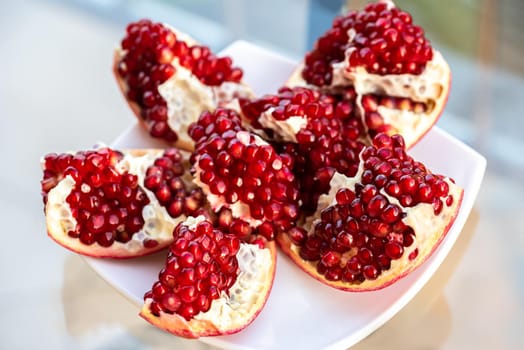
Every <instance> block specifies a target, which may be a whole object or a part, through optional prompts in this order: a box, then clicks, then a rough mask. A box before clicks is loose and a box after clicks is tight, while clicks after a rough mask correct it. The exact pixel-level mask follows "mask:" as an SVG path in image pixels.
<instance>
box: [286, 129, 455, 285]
mask: <svg viewBox="0 0 524 350" xmlns="http://www.w3.org/2000/svg"><path fill="white" fill-rule="evenodd" d="M330 185H331V189H330V191H329V193H328V194H325V195H322V196H321V197H320V199H319V202H318V208H317V211H316V213H315V215H314V216H312V217H309V218H308V219H306V222H305V224H304V225H303V227H295V228H293V229H291V230H289V231H288V232H287V233H284V234H281V235H279V236H278V237H277V241H278V243H279V245H280V246H281V247H282V250H283V251H284V252H285V253H286V254H287V255H288V256H289V257H291V259H292V260H293V261H294V262H295V263H296V264H297V265H298V266H300V267H301V268H302V269H303V270H304V271H306V272H307V273H308V274H310V275H311V276H313V277H314V278H316V279H317V280H319V281H321V282H323V283H325V284H327V285H330V286H332V287H335V288H338V289H343V290H347V291H368V290H376V289H380V288H384V287H386V286H388V285H390V284H391V283H393V282H395V281H396V280H398V279H399V278H401V277H403V276H405V275H407V274H408V273H410V272H411V271H413V270H414V269H416V268H417V267H418V266H420V264H422V263H423V262H424V261H425V260H426V259H427V258H428V257H429V256H430V255H431V254H432V252H433V251H434V250H435V249H436V248H437V247H438V245H439V244H440V242H441V241H442V239H443V238H444V237H445V235H446V234H447V232H448V230H449V228H450V226H451V224H452V223H453V221H454V220H455V217H456V215H457V212H458V210H459V207H460V204H461V201H462V195H463V190H462V189H461V188H459V187H458V186H457V185H455V183H454V182H453V180H452V179H450V178H447V177H444V176H442V175H436V174H432V173H431V172H430V171H429V170H428V169H427V168H426V167H425V166H424V165H423V164H422V163H420V162H417V161H416V160H414V159H413V158H411V157H410V156H409V155H407V154H406V152H405V145H404V141H403V139H402V137H401V136H400V135H394V136H392V137H390V136H388V135H386V134H378V135H377V136H375V138H374V139H373V145H372V146H368V147H366V148H364V149H363V151H362V152H361V153H360V164H359V169H358V171H357V174H356V175H355V176H350V177H347V176H345V175H343V174H340V173H335V175H334V176H333V178H332V179H331V182H330Z"/></svg>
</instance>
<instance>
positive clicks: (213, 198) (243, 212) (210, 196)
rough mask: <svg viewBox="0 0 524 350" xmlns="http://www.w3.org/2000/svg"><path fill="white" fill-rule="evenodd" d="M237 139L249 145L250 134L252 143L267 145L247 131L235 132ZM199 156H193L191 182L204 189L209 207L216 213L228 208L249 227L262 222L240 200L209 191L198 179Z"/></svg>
mask: <svg viewBox="0 0 524 350" xmlns="http://www.w3.org/2000/svg"><path fill="white" fill-rule="evenodd" d="M236 136H237V138H238V140H239V141H240V142H241V143H242V144H244V145H249V144H250V143H251V141H250V140H251V136H253V137H254V144H256V145H258V146H265V145H269V144H268V143H267V142H266V141H264V140H263V139H262V138H260V137H259V136H257V135H255V134H252V133H250V132H249V131H238V132H237V134H236ZM199 158H200V157H196V158H195V164H194V165H193V170H194V172H195V176H194V177H193V182H194V183H195V185H196V186H198V187H200V188H201V189H202V191H204V193H205V195H206V198H207V201H208V202H209V204H210V205H211V208H212V209H213V211H214V212H215V213H218V211H219V210H220V209H221V208H228V209H230V210H231V214H232V215H233V217H234V218H237V219H242V220H244V221H245V222H247V223H248V224H249V225H250V226H251V227H254V228H256V227H258V226H260V224H262V223H263V222H264V221H263V220H258V219H254V218H253V217H252V216H251V214H250V209H249V206H248V205H247V204H245V203H244V202H242V201H241V200H238V201H236V202H235V203H232V204H231V203H227V202H226V201H225V199H224V197H223V196H218V195H216V194H214V193H212V192H211V190H210V189H209V186H208V185H207V184H205V183H203V182H202V181H200V173H201V171H202V170H201V169H200V167H199V166H198V160H199Z"/></svg>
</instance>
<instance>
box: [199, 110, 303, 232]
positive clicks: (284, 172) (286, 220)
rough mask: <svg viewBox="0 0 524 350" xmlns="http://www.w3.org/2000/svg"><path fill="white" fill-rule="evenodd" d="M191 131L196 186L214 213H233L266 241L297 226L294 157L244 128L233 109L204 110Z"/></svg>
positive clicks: (297, 213)
mask: <svg viewBox="0 0 524 350" xmlns="http://www.w3.org/2000/svg"><path fill="white" fill-rule="evenodd" d="M189 133H190V135H191V137H192V138H193V139H194V140H195V152H194V153H193V155H192V156H191V159H190V160H191V163H192V164H193V172H194V173H195V179H194V182H195V183H196V184H197V185H198V186H199V187H200V188H202V190H203V191H204V193H206V195H207V200H208V201H209V203H210V205H211V207H212V208H213V209H214V211H219V210H220V209H221V208H227V209H230V211H231V215H232V217H234V218H239V219H242V220H243V221H246V222H247V223H249V225H251V226H252V227H253V228H260V230H259V231H260V232H259V233H262V234H263V235H264V236H265V237H266V238H268V239H272V238H273V236H274V234H275V233H276V232H277V231H278V230H285V229H287V228H289V227H292V226H293V224H294V222H295V221H296V220H297V218H298V215H299V208H298V197H299V190H298V187H297V183H296V180H295V176H294V175H293V172H292V170H291V168H292V164H291V161H292V159H291V158H290V157H282V156H280V155H279V154H278V153H277V152H276V151H275V149H274V148H273V146H271V145H270V144H268V143H267V142H266V141H264V140H263V139H262V138H261V137H259V136H257V135H256V134H253V133H251V132H249V131H247V130H245V129H244V128H243V127H242V126H241V123H240V116H239V115H238V114H237V113H236V112H235V111H233V110H228V109H221V108H219V109H217V110H216V111H215V112H213V113H209V112H204V113H203V114H202V115H201V116H200V118H199V119H198V121H197V123H194V124H192V125H191V126H190V128H189ZM257 232H258V231H257Z"/></svg>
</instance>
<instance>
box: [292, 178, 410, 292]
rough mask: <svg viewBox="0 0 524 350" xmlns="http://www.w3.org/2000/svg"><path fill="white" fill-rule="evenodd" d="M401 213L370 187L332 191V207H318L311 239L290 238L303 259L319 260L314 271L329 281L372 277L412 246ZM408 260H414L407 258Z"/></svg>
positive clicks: (353, 280)
mask: <svg viewBox="0 0 524 350" xmlns="http://www.w3.org/2000/svg"><path fill="white" fill-rule="evenodd" d="M403 216H404V213H403V212H402V209H401V208H400V207H399V206H397V205H395V204H391V203H390V202H389V201H388V200H387V198H386V197H384V196H383V195H381V194H379V193H378V191H377V188H376V187H375V186H374V185H366V186H365V187H364V188H362V189H361V190H360V191H356V193H355V192H353V191H351V190H349V189H347V188H342V189H340V190H338V192H337V195H336V204H335V205H333V206H330V207H328V208H326V209H324V210H323V211H322V213H321V220H320V222H318V223H317V224H316V225H315V228H314V233H313V235H310V236H308V237H307V238H306V237H305V236H304V235H295V236H294V237H292V239H293V240H294V242H295V243H297V244H299V245H300V256H301V257H302V258H303V259H305V260H319V262H318V264H317V271H318V272H319V273H320V274H323V275H324V276H325V277H326V279H328V280H332V281H338V280H343V281H345V282H351V283H352V282H362V281H363V280H364V279H370V280H372V279H375V278H377V277H378V275H379V274H380V273H381V271H382V270H387V269H389V268H390V266H391V261H392V260H395V259H399V258H400V257H401V256H402V255H403V253H404V247H408V246H410V245H411V244H413V240H414V231H413V229H412V228H411V227H409V226H407V225H405V224H404V223H403V222H402V221H401V219H402V218H403ZM413 258H414V256H413Z"/></svg>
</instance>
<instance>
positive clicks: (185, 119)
mask: <svg viewBox="0 0 524 350" xmlns="http://www.w3.org/2000/svg"><path fill="white" fill-rule="evenodd" d="M113 70H114V74H115V78H116V80H117V82H118V84H119V86H120V88H121V90H122V93H123V94H124V96H125V97H126V100H127V101H128V102H129V105H130V107H131V109H132V110H133V112H134V113H135V114H136V116H137V117H138V118H139V120H140V121H141V122H142V124H143V125H144V126H145V127H146V128H147V130H148V131H149V133H150V134H151V136H153V137H156V138H160V139H164V140H166V141H167V142H169V143H171V144H175V145H176V146H177V147H180V148H183V149H187V150H192V149H193V143H192V142H191V139H190V138H189V137H188V135H187V128H188V126H189V124H191V123H192V122H194V121H196V120H197V118H198V116H199V115H200V113H202V112H203V111H213V110H215V109H216V108H217V107H219V106H231V107H235V106H236V103H237V102H236V99H237V98H239V97H243V98H250V97H252V92H251V89H250V88H249V87H248V86H247V85H246V84H244V83H243V82H242V75H243V73H242V70H241V69H240V68H238V67H234V66H233V62H232V60H231V58H229V57H218V56H216V55H214V54H213V53H212V52H211V50H210V49H209V48H208V47H206V46H203V45H200V44H198V43H197V42H196V41H195V40H194V39H192V38H191V37H189V36H188V35H186V34H185V33H182V32H179V31H177V30H176V29H174V28H171V27H170V26H168V25H166V24H162V23H154V22H152V21H150V20H146V19H144V20H140V21H138V22H133V23H130V24H129V25H128V26H127V28H126V36H125V37H124V39H123V40H122V42H121V46H120V48H118V49H117V50H116V53H115V58H114V67H113Z"/></svg>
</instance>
